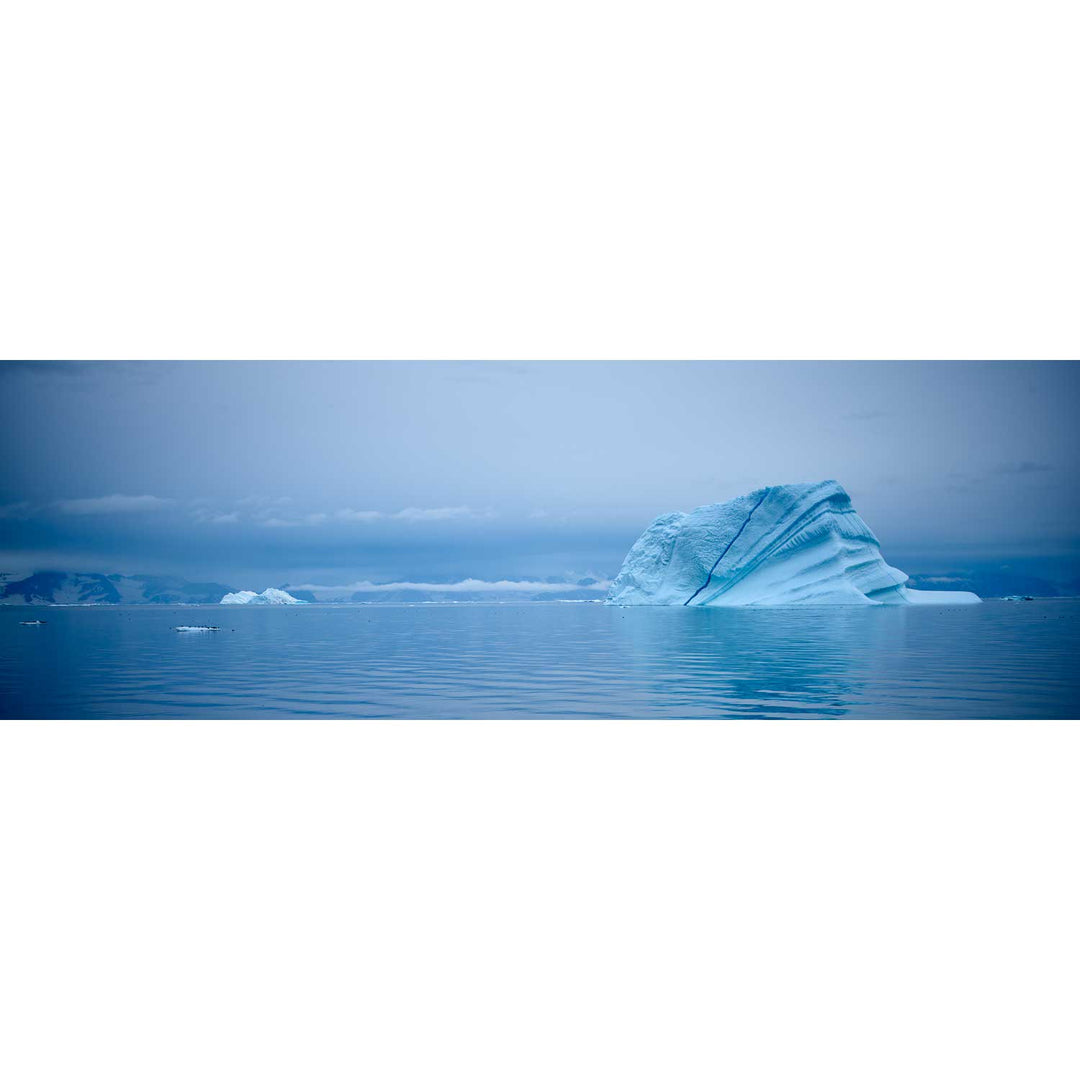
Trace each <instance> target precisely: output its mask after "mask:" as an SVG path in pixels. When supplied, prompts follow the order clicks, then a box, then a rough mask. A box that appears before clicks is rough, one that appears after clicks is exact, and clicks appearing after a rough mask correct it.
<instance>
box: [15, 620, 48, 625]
mask: <svg viewBox="0 0 1080 1080" xmlns="http://www.w3.org/2000/svg"><path fill="white" fill-rule="evenodd" d="M19 625H20V626H44V625H45V620H44V619H30V620H28V621H27V622H20V623H19Z"/></svg>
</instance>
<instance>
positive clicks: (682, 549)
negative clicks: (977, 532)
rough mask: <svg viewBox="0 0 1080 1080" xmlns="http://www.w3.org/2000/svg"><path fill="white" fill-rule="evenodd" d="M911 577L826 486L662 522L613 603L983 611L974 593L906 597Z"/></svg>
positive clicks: (635, 556)
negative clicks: (933, 607) (972, 608)
mask: <svg viewBox="0 0 1080 1080" xmlns="http://www.w3.org/2000/svg"><path fill="white" fill-rule="evenodd" d="M907 579H908V576H907V574H905V573H904V572H903V571H901V570H897V569H896V568H895V567H892V566H889V565H888V563H886V562H885V560H884V559H883V558H882V557H881V551H880V547H879V544H878V539H877V537H876V536H875V535H874V534H873V533H872V532H871V531H870V528H869V526H868V525H867V524H866V522H864V521H863V520H862V518H861V517H859V515H858V514H857V513H856V512H855V508H854V507H853V506H852V505H851V499H850V498H849V497H848V494H847V492H846V491H845V490H844V489H843V488H842V487H841V486H840V485H839V484H838V483H837V482H836V481H835V480H826V481H824V482H823V483H819V484H781V485H777V486H775V487H767V488H760V489H759V490H757V491H753V492H751V493H750V494H749V495H740V496H739V497H738V498H736V499H732V500H731V501H730V502H726V503H713V504H711V505H709V506H699V507H698V508H697V509H696V510H693V511H691V512H690V513H688V514H683V513H672V514H664V515H662V516H661V517H658V518H657V519H656V520H655V521H654V522H653V523H652V524H651V525H650V526H649V527H648V528H647V529H646V530H645V532H643V533H642V534H641V536H640V537H638V539H637V541H636V542H635V543H634V546H633V547H632V548H631V549H630V552H629V554H628V555H627V556H626V559H625V561H624V562H623V565H622V569H621V570H620V571H619V574H618V576H617V577H616V578H615V580H614V581H613V582H612V585H611V589H610V590H609V592H608V595H607V603H609V604H620V605H636V604H668V605H676V604H681V605H684V606H692V607H704V606H710V607H724V606H731V607H736V606H743V605H777V604H977V603H979V598H978V597H977V596H976V595H975V594H974V593H968V592H948V593H945V592H941V593H939V592H926V591H921V590H920V591H916V590H914V589H909V588H907V587H906V586H905V582H906V581H907Z"/></svg>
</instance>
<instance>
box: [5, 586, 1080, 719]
mask: <svg viewBox="0 0 1080 1080" xmlns="http://www.w3.org/2000/svg"><path fill="white" fill-rule="evenodd" d="M27 619H44V620H46V623H45V625H43V626H22V625H20V622H21V621H22V620H27ZM207 623H212V624H214V625H217V626H220V627H221V631H220V632H218V633H196V634H190V633H177V632H176V631H174V630H173V629H172V627H174V626H177V625H183V624H207ZM1078 656H1080V601H1076V600H1035V601H1030V602H1004V601H997V602H995V601H990V602H987V603H984V604H980V605H974V606H970V607H954V608H950V607H942V608H936V607H802V608H799V607H785V608H698V607H671V608H668V607H657V608H641V607H639V608H617V607H606V606H604V605H602V604H594V603H583V604H574V603H525V604H415V605H389V604H379V605H373V604H372V605H312V606H309V607H243V606H237V607H220V606H213V607H195V606H192V607H117V606H99V607H33V608H30V607H5V608H0V716H2V717H4V718H13V717H23V718H97V717H120V718H141V717H145V718H153V717H173V718H182V717H191V718H213V717H223V718H230V717H231V718H251V717H265V718H275V717H282V718H284V717H369V718H373V717H403V718H408V717H415V718H458V717H465V718H472V717H475V718H500V717H501V718H511V719H512V718H522V717H529V718H541V717H542V718H552V719H558V718H582V717H595V718H622V717H628V718H694V719H703V720H707V719H732V718H794V719H798V718H837V719H841V718H868V719H885V718H913V719H932V718H1031V719H1034V718H1065V717H1076V716H1078V715H1080V676H1078V670H1080V665H1078V663H1077V657H1078Z"/></svg>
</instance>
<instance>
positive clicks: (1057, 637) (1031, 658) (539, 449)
mask: <svg viewBox="0 0 1080 1080" xmlns="http://www.w3.org/2000/svg"><path fill="white" fill-rule="evenodd" d="M0 387H2V391H0V409H2V412H3V423H2V429H0V430H2V434H0V438H2V440H3V461H4V467H3V472H2V476H0V487H2V490H0V529H2V544H0V635H2V640H3V648H2V650H0V715H2V716H3V717H5V718H30V719H37V718H71V719H83V718H131V719H137V718H214V717H220V718H264V719H274V718H305V717H311V718H424V719H469V718H478V719H488V718H493V719H507V720H512V719H516V718H531V719H540V718H551V719H560V718H563V719H566V718H573V719H589V718H596V719H606V718H628V719H639V718H640V719H665V718H672V719H732V718H751V719H753V718H760V719H774V718H775V719H784V718H788V719H799V718H810V719H831V718H835V719H907V718H910V719H934V718H951V719H967V718H981V719H997V718H1019V719H1024V718H1040V719H1050V718H1059V717H1066V716H1074V715H1076V714H1077V713H1080V677H1078V675H1077V668H1076V664H1075V658H1076V656H1077V655H1078V654H1080V602H1078V600H1077V599H1076V598H1077V597H1078V596H1080V435H1078V433H1077V427H1076V424H1075V415H1076V407H1077V404H1078V401H1080V365H1078V364H1076V363H1069V362H1062V363H1058V362H1037V361H1032V362H1026V361H1025V362H1019V361H1018V362H1012V361H1001V362H979V361H955V362H944V361H943V362H938V361H919V362H914V361H912V362H907V361H865V362H859V361H850V362H820V361H814V362H811V361H806V362H800V361H726V362H709V361H687V362H681V361H655V362H649V361H633V362H630V361H627V362H621V361H558V362H556V361H531V362H519V361H482V362H466V361H424V362H420V361H415V362H414V361H385V362H379V361H363V362H361V361H355V362H354V361H327V362H321V361H265V362H263V361H220V362H218V361H173V362H167V361H125V362H119V361H117V362H68V361H26V362H18V361H10V362H4V363H2V364H0Z"/></svg>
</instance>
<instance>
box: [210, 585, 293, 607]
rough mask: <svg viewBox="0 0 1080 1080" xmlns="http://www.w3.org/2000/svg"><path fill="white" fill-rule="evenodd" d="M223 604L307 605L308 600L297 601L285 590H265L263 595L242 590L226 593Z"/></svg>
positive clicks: (222, 599)
mask: <svg viewBox="0 0 1080 1080" xmlns="http://www.w3.org/2000/svg"><path fill="white" fill-rule="evenodd" d="M221 603H222V604H306V603H307V601H306V600H297V599H296V597H295V596H291V595H290V594H289V593H287V592H286V591H285V590H284V589H263V591H262V592H261V593H257V592H251V591H250V590H249V589H241V590H240V592H231V593H226V594H225V595H224V596H223V597H222V598H221Z"/></svg>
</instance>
